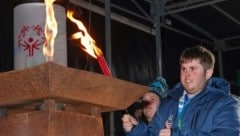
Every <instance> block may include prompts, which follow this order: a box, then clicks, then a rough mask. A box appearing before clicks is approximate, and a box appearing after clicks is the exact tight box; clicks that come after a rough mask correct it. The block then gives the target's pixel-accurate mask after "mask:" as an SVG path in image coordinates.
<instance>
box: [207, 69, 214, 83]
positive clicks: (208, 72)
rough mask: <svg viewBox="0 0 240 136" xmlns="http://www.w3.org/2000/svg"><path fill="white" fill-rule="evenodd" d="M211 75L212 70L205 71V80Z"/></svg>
mask: <svg viewBox="0 0 240 136" xmlns="http://www.w3.org/2000/svg"><path fill="white" fill-rule="evenodd" d="M212 75H213V69H208V70H206V79H207V80H208V79H209V78H211V77H212Z"/></svg>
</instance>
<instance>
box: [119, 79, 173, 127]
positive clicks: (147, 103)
mask: <svg viewBox="0 0 240 136" xmlns="http://www.w3.org/2000/svg"><path fill="white" fill-rule="evenodd" d="M149 86H150V87H151V89H150V91H148V92H146V93H145V94H144V95H143V96H142V98H141V101H142V103H141V104H142V108H140V109H138V110H137V111H136V113H135V117H133V116H131V115H129V114H125V115H124V116H123V117H122V122H123V129H124V131H125V132H129V131H131V129H132V127H133V126H134V125H137V124H140V125H144V126H146V127H147V126H148V124H149V123H150V122H151V120H152V118H153V116H154V114H155V113H156V111H157V109H158V106H159V104H160V102H161V100H162V99H163V98H165V97H166V96H167V89H168V85H167V83H166V80H165V79H164V78H163V77H157V78H156V79H155V80H154V81H152V82H151V83H150V85H149Z"/></svg>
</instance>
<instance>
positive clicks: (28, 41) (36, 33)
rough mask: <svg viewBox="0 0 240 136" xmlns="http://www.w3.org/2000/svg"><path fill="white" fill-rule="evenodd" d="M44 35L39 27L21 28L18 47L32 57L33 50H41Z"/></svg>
mask: <svg viewBox="0 0 240 136" xmlns="http://www.w3.org/2000/svg"><path fill="white" fill-rule="evenodd" d="M45 39H46V38H45V35H44V32H43V29H42V27H41V26H40V25H33V26H28V25H26V26H23V27H22V29H21V31H20V33H19V35H18V46H19V48H20V49H22V51H24V52H26V53H27V54H28V55H27V56H29V57H33V56H34V52H35V50H39V49H41V46H42V45H43V43H44V42H45Z"/></svg>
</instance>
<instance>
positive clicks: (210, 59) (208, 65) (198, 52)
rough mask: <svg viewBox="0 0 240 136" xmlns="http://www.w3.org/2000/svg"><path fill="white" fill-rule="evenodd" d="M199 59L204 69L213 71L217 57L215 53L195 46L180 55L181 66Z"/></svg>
mask: <svg viewBox="0 0 240 136" xmlns="http://www.w3.org/2000/svg"><path fill="white" fill-rule="evenodd" d="M193 59H199V60H200V63H201V64H202V65H203V67H204V69H205V70H207V69H213V68H214V64H215V57H214V55H213V53H212V52H211V51H210V50H208V49H206V48H205V47H203V46H194V47H191V48H186V49H185V50H184V51H183V52H182V53H181V55H180V59H179V64H182V63H186V62H188V61H192V60H193Z"/></svg>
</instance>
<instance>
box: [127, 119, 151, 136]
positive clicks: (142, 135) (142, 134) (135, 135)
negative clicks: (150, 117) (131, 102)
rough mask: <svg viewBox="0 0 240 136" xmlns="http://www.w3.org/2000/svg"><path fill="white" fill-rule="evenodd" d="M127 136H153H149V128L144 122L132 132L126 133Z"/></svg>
mask: <svg viewBox="0 0 240 136" xmlns="http://www.w3.org/2000/svg"><path fill="white" fill-rule="evenodd" d="M126 136H153V135H149V130H148V126H147V125H146V124H145V123H144V122H142V121H141V122H139V124H138V125H136V126H135V127H134V128H133V129H132V131H131V132H126Z"/></svg>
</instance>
